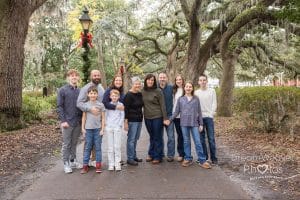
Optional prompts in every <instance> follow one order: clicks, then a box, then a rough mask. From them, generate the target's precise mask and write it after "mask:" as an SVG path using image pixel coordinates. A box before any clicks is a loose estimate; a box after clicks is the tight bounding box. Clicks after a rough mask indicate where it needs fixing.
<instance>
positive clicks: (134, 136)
mask: <svg viewBox="0 0 300 200" xmlns="http://www.w3.org/2000/svg"><path fill="white" fill-rule="evenodd" d="M141 129H142V122H128V134H127V160H134V159H135V158H137V156H136V144H137V141H138V139H139V138H140V135H141Z"/></svg>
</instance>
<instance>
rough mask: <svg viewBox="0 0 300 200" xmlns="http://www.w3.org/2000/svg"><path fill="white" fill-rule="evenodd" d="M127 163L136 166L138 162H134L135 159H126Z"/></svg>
mask: <svg viewBox="0 0 300 200" xmlns="http://www.w3.org/2000/svg"><path fill="white" fill-rule="evenodd" d="M127 164H128V165H132V166H137V165H138V164H139V163H138V162H136V161H135V160H127Z"/></svg>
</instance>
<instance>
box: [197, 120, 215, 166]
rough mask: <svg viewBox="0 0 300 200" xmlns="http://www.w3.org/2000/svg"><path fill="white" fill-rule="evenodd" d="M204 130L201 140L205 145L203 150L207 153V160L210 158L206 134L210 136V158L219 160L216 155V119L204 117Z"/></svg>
mask: <svg viewBox="0 0 300 200" xmlns="http://www.w3.org/2000/svg"><path fill="white" fill-rule="evenodd" d="M203 125H204V126H203V131H202V132H201V134H200V140H201V144H202V147H203V152H204V154H205V155H206V160H207V159H208V153H207V147H206V141H205V138H206V135H207V137H208V144H209V151H210V159H211V161H218V159H217V156H216V142H215V129H214V120H213V118H210V117H204V118H203Z"/></svg>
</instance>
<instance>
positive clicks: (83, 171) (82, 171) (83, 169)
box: [80, 165, 89, 174]
mask: <svg viewBox="0 0 300 200" xmlns="http://www.w3.org/2000/svg"><path fill="white" fill-rule="evenodd" d="M88 171H89V166H88V165H83V167H82V169H81V171H80V174H86V173H88Z"/></svg>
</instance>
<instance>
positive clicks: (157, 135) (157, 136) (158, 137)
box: [145, 118, 163, 160]
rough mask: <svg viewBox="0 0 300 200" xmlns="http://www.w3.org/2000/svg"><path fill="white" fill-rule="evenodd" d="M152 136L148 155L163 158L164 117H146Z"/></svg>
mask: <svg viewBox="0 0 300 200" xmlns="http://www.w3.org/2000/svg"><path fill="white" fill-rule="evenodd" d="M145 125H146V128H147V131H148V133H149V136H150V145H149V150H148V155H149V156H150V157H151V158H152V159H153V160H162V155H163V118H155V119H145Z"/></svg>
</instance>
